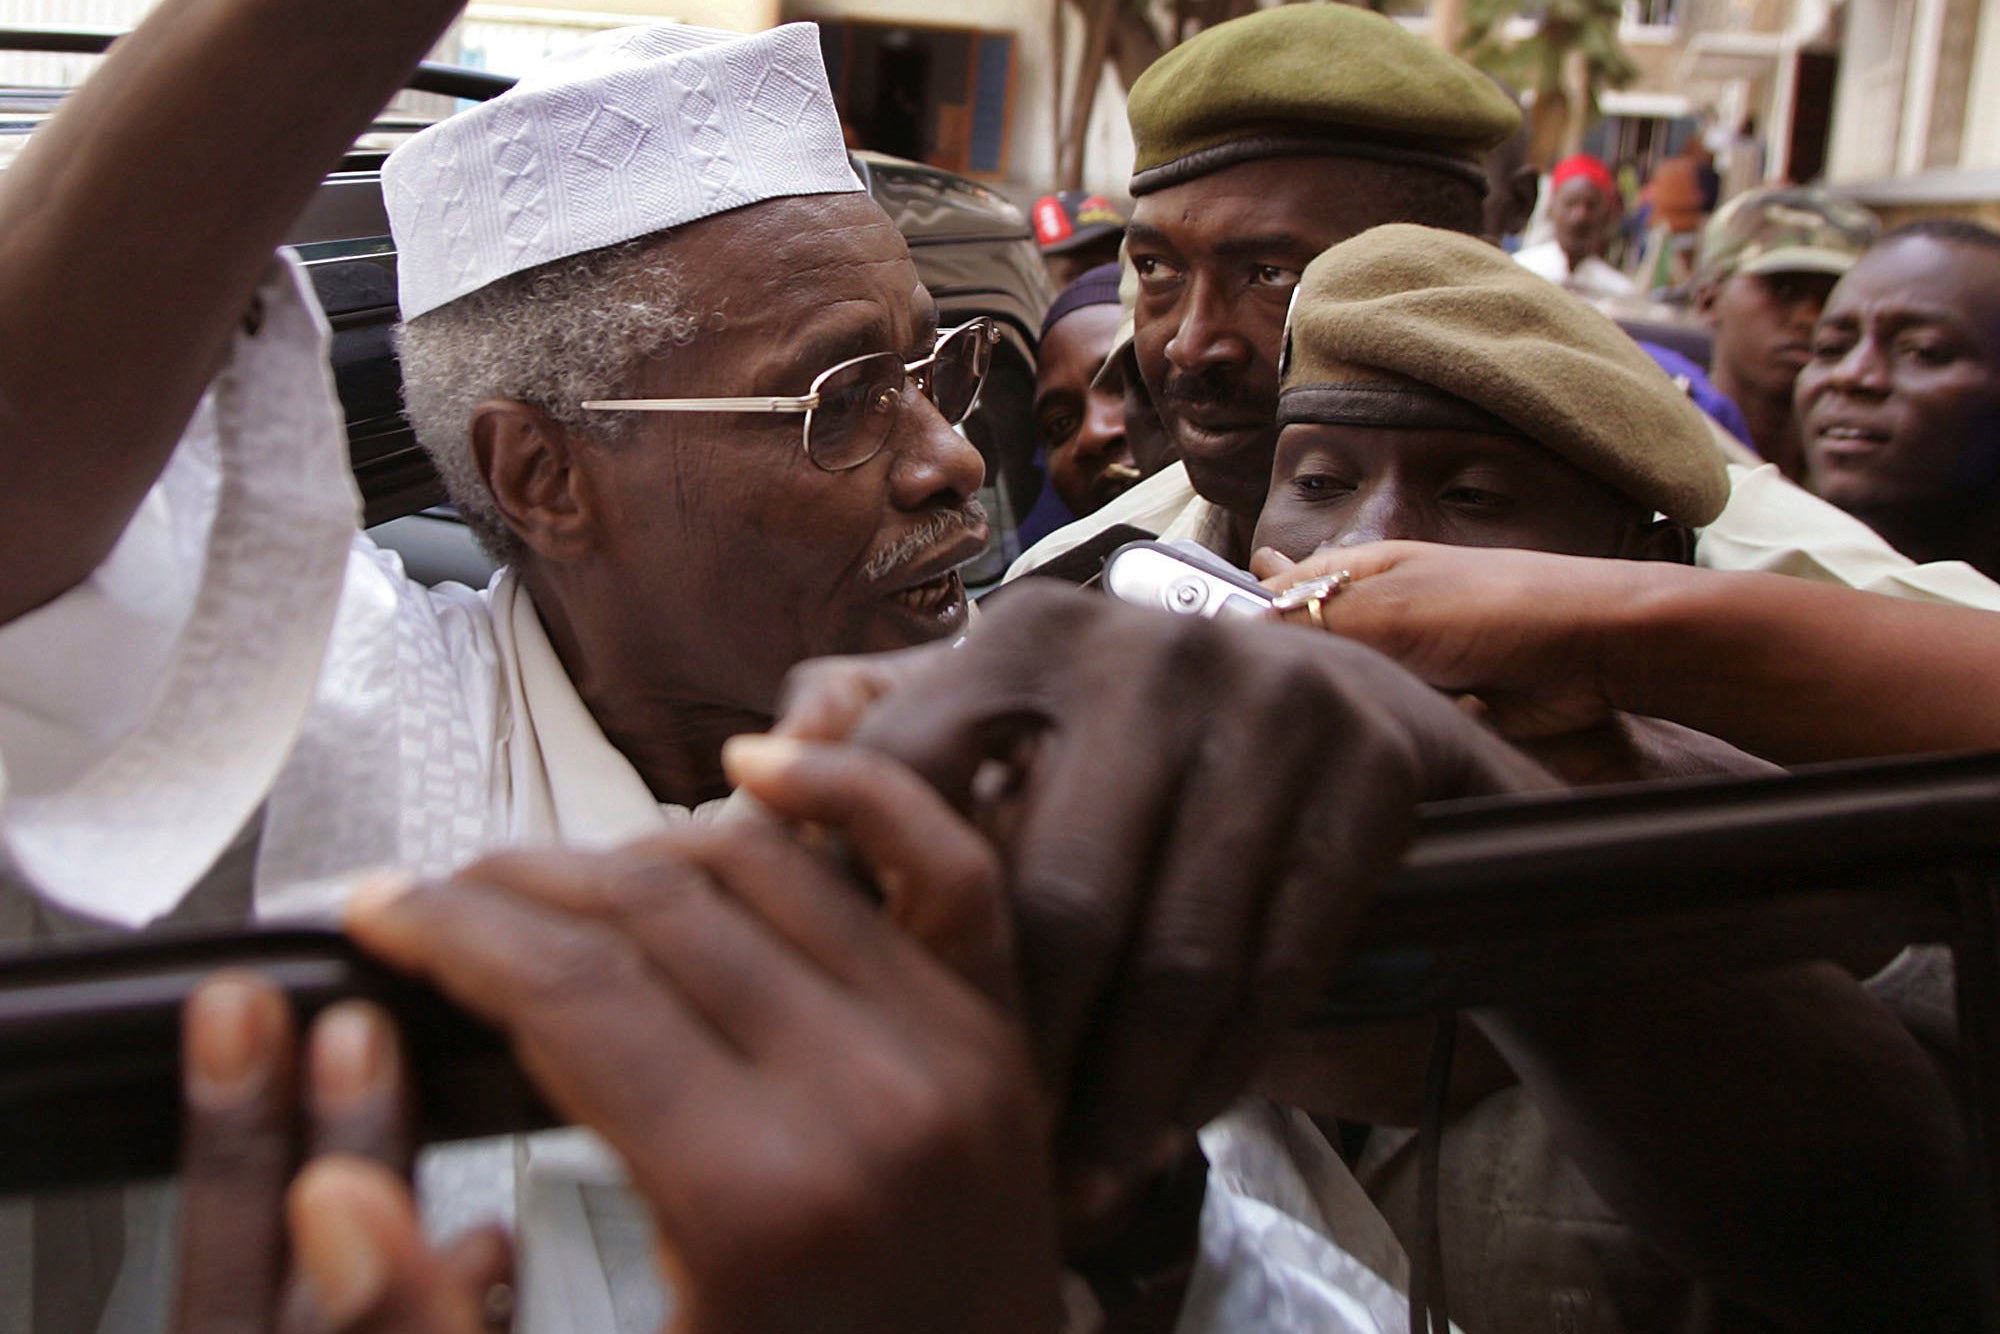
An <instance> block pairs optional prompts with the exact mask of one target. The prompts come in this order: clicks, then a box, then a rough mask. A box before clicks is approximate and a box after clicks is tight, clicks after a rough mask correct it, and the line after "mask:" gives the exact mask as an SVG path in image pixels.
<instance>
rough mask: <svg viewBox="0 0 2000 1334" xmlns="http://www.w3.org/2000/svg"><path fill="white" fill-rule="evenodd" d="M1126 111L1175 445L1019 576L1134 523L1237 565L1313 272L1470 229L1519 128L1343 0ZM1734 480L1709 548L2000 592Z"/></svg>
mask: <svg viewBox="0 0 2000 1334" xmlns="http://www.w3.org/2000/svg"><path fill="white" fill-rule="evenodd" d="M1129 113H1130V117H1131V123H1132V137H1133V142H1134V144H1135V147H1136V150H1137V159H1136V162H1135V167H1134V172H1133V176H1132V182H1131V187H1130V188H1131V192H1132V194H1133V196H1134V198H1135V200H1136V201H1137V203H1136V205H1135V207H1134V210H1133V214H1132V219H1131V225H1130V227H1129V228H1128V230H1127V233H1126V254H1127V260H1128V262H1129V263H1130V264H1131V265H1132V266H1133V268H1134V269H1135V270H1136V276H1137V279H1138V295H1137V298H1136V302H1135V305H1134V310H1133V316H1134V342H1133V349H1132V350H1133V353H1134V354H1136V362H1137V365H1138V369H1139V372H1140V376H1141V379H1142V380H1143V383H1144V385H1145V389H1146V391H1147V393H1148V395H1149V396H1150V397H1151V399H1152V403H1153V406H1154V407H1155V408H1156V409H1157V411H1158V415H1159V417H1160V420H1161V421H1162V423H1163V424H1164V426H1165V428H1166V432H1167V434H1168V436H1169V438H1170V440H1171V442H1172V444H1173V447H1174V449H1175V451H1176V452H1177V453H1178V454H1179V456H1180V459H1181V462H1179V463H1175V464H1170V465H1168V466H1166V467H1165V468H1163V469H1162V470H1161V471H1159V472H1158V473H1156V474H1154V475H1152V476H1149V477H1148V478H1147V479H1146V480H1145V481H1144V482H1142V483H1140V484H1139V485H1138V486H1135V487H1133V488H1132V489H1131V490H1130V491H1128V492H1126V493H1125V494H1124V495H1123V496H1121V497H1120V498H1119V499H1118V500H1116V501H1114V502H1113V503H1111V504H1109V505H1107V506H1105V507H1104V508H1103V509H1101V510H1099V511H1097V513H1095V514H1093V515H1090V516H1089V517H1087V518H1085V519H1081V520H1079V521H1078V522H1076V523H1074V524H1071V525H1069V526H1068V527H1066V528H1063V529H1061V530H1059V531H1057V532H1055V533H1052V534H1050V535H1049V536H1048V537H1046V538H1044V539H1043V540H1042V541H1041V542H1039V543H1037V544H1036V545H1035V546H1034V547H1033V548H1032V549H1030V550H1029V551H1028V552H1027V553H1026V554H1025V555H1023V556H1022V557H1021V558H1020V560H1018V561H1017V562H1015V565H1014V568H1013V569H1012V570H1011V571H1010V575H1013V576H1019V575H1022V574H1027V573H1030V572H1033V571H1035V570H1036V569H1037V568H1039V567H1042V566H1044V565H1047V564H1049V562H1051V561H1053V560H1054V559H1055V558H1056V557H1058V556H1064V555H1067V556H1068V557H1069V559H1067V560H1065V561H1064V562H1062V565H1063V567H1064V568H1065V569H1067V570H1069V571H1076V570H1079V569H1082V568H1084V567H1085V566H1091V565H1092V560H1091V557H1092V556H1093V555H1094V557H1095V559H1097V560H1100V561H1101V558H1102V557H1103V556H1104V555H1108V554H1109V552H1110V551H1111V549H1112V548H1113V547H1115V546H1116V545H1118V541H1119V540H1120V539H1123V538H1129V537H1130V536H1132V533H1131V532H1130V530H1131V529H1138V530H1140V532H1142V533H1150V534H1153V535H1156V536H1159V537H1162V538H1185V539H1189V540H1192V541H1196V542H1199V543H1201V544H1202V545H1203V546H1206V547H1208V548H1209V549H1210V550H1212V551H1215V552H1217V553H1218V554H1220V555H1222V556H1224V557H1226V558H1228V559H1229V560H1232V561H1234V562H1235V563H1237V564H1239V565H1240V564H1243V563H1245V562H1246V561H1247V560H1248V559H1249V557H1250V536H1251V532H1252V530H1253V529H1254V528H1255V526H1256V523H1257V512H1258V509H1259V508H1260V507H1261V505H1262V503H1263V499H1264V493H1265V489H1266V487H1267V485H1268V483H1269V481H1270V471H1269V469H1270V464H1271V459H1272V456H1273V453H1274V451H1275V449H1276V440H1277V431H1276V412H1277V393H1278V373H1277V358H1278V343H1279V335H1280V331H1281V329H1282V326H1283V321H1284V314H1285V309H1286V306H1287V304H1288V303H1289V301H1290V299H1291V294H1292V291H1293V289H1294V288H1295V287H1296V286H1297V283H1298V278H1299V275H1300V273H1302V272H1303V271H1304V270H1305V267H1306V265H1307V264H1308V263H1310V262H1311V260H1312V259H1313V257H1314V256H1315V255H1317V254H1319V253H1320V252H1321V251H1322V250H1325V249H1327V248H1328V247H1329V246H1332V245H1335V244H1337V243H1338V242H1341V241H1344V240H1346V239H1347V238H1348V237H1351V236H1355V235H1358V234H1359V233H1361V232H1363V231H1366V230H1368V229H1369V228H1370V227H1375V226H1379V225H1381V224H1383V223H1390V222H1410V223H1420V224H1423V225H1426V226H1431V227H1440V228H1444V229H1447V230H1450V231H1454V232H1464V233H1467V234H1469V235H1477V234H1478V233H1479V232H1480V231H1481V230H1482V227H1481V206H1482V201H1483V199H1484V196H1485V193H1486V189H1487V184H1486V180H1485V177H1484V174H1483V172H1482V171H1481V158H1482V155H1483V154H1484V153H1485V152H1486V151H1487V150H1488V149H1490V148H1491V147H1493V146H1494V145H1496V144H1499V143H1500V142H1501V141H1503V140H1504V139H1506V137H1507V136H1508V135H1509V134H1511V133H1512V132H1513V131H1514V129H1515V127H1516V126H1517V125H1518V124H1519V112H1518V111H1517V110H1516V108H1515V107H1514V105H1513V103H1512V101H1511V100H1510V99H1509V98H1508V97H1507V95H1506V94H1505V93H1503V92H1502V91H1501V90H1500V89H1498V88H1497V87H1495V86H1494V85H1493V84H1492V83H1491V82H1490V81H1489V80H1488V79H1487V78H1486V77H1485V76H1484V75H1482V74H1480V73H1478V72H1477V71H1476V70H1474V69H1473V68H1472V67H1471V66H1470V65H1468V64H1466V63H1465V62H1464V61H1462V60H1459V59H1457V58H1456V57H1454V56H1452V55H1450V54H1448V53H1447V52H1445V51H1443V50H1441V49H1439V48H1437V47H1435V46H1433V45H1431V44H1430V43H1429V42H1427V41H1425V40H1423V39H1422V38H1420V37H1417V36H1416V35H1414V34H1412V33H1410V32H1409V31H1407V30H1406V29H1404V28H1403V27H1402V26H1401V25H1400V24H1398V23H1396V22H1394V21H1392V20H1390V19H1386V18H1383V17H1382V16H1380V15H1378V14H1374V13H1371V12H1369V11H1368V10H1365V9H1362V8H1360V7H1358V6H1353V5H1341V4H1297V5H1281V6H1278V7H1277V8H1274V9H1268V10H1262V11H1259V12H1257V13H1254V14H1250V15H1246V16H1245V17H1243V18H1238V19H1232V20H1230V21H1229V22H1227V23H1221V24H1217V25H1216V26H1215V27H1212V28H1209V29H1206V30H1205V31H1203V32H1202V33H1200V34H1199V35H1198V36H1196V37H1194V38H1193V39H1192V40H1190V41H1187V42H1184V43H1182V44H1181V45H1180V46H1178V47H1175V48H1174V49H1173V50H1172V51H1170V52H1168V53H1167V54H1166V55H1165V56H1163V57H1161V58H1160V59H1159V60H1158V61H1156V62H1155V63H1154V64H1153V66H1152V67H1151V68H1150V69H1148V70H1147V71H1146V73H1145V74H1144V75H1143V76H1141V77H1140V78H1139V79H1138V80H1137V81H1136V82H1135V83H1134V84H1133V85H1132V91H1131V96H1130V100H1129ZM1114 355H1121V356H1122V355H1125V354H1123V353H1122V352H1120V353H1116V354H1114ZM1730 480H1731V494H1730V503H1729V504H1728V506H1727V507H1726V509H1725V511H1724V512H1723V513H1722V514H1721V515H1719V516H1717V517H1716V519H1715V522H1713V523H1711V524H1709V525H1708V526H1706V527H1705V528H1703V530H1702V531H1701V532H1700V533H1698V534H1697V539H1698V540H1697V544H1696V549H1695V558H1696V560H1697V562H1698V563H1699V564H1702V565H1707V566H1711V567H1713V568H1717V569H1756V570H1770V571H1777V572H1781V573H1787V574H1796V575H1800V576H1803V577H1806V578H1813V579H1819V580H1823V581H1826V582H1831V583H1840V584H1846V585H1848V586H1849V587H1854V588H1866V589H1870V590H1872V591H1876V592H1883V593H1889V594H1892V595H1897V596H1906V597H1918V598H1923V599H1926V600H1931V601H1944V602H1956V603H1960V604H1962V605H1967V606H1977V607H1984V608H1987V609H1990V610H2000V585H1996V584H1995V583H1994V582H1993V581H1991V580H1988V579H1986V578H1983V577H1982V576H1980V575H1979V574H1977V573H1976V572H1974V571H1973V570H1972V569H1970V568H1968V567H1967V566H1965V565H1963V564H1960V563H1958V562H1950V561H1942V562H1935V563H1931V564H1926V565H1917V564H1914V563H1913V562H1911V561H1910V560H1908V559H1907V558H1905V557H1903V556H1901V555H1900V554H1898V553H1897V552H1896V551H1895V550H1893V549H1892V548H1891V547H1890V546H1889V545H1888V544H1887V543H1886V542H1884V541H1882V540H1881V539H1880V538H1879V537H1877V536H1876V535H1875V534H1873V533H1872V532H1870V531H1869V530H1868V529H1867V527H1866V526H1865V525H1863V524H1859V523H1856V522H1855V521H1853V520H1852V519H1851V518H1850V517H1849V516H1847V515H1844V514H1842V513H1840V512H1839V511H1837V510H1835V509H1834V508H1833V507H1832V506H1830V505H1827V504H1824V503H1823V502H1821V501H1819V500H1817V499H1816V498H1814V497H1813V496H1811V495H1809V494H1808V493H1806V492H1805V491H1803V490H1801V489H1799V488H1798V487H1796V486H1794V485H1792V484H1791V483H1790V482H1789V481H1788V480H1787V479H1786V478H1785V477H1784V476H1783V475H1782V474H1781V473H1780V472H1779V471H1778V469H1776V468H1774V467H1766V468H1754V469H1753V468H1748V467H1741V468H1736V469H1734V470H1733V471H1732V473H1731V475H1730ZM1114 529H1116V530H1118V531H1117V532H1113V531H1112V530H1114ZM1093 548H1094V549H1095V550H1094V551H1093ZM1093 568H1094V567H1093Z"/></svg>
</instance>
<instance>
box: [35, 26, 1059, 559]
mask: <svg viewBox="0 0 2000 1334" xmlns="http://www.w3.org/2000/svg"><path fill="white" fill-rule="evenodd" d="M115 36H116V35H115V34H109V33H82V32H38V31H27V30H0V49H5V50H34V51H67V52H81V53H90V52H95V51H101V50H103V49H104V48H105V47H106V46H108V45H109V44H110V43H111V41H112V40H114V38H115ZM512 83H513V80H511V79H508V78H504V77H501V76H498V75H494V74H489V73H486V72H484V71H480V70H468V69H457V68H453V67H450V66H443V65H425V66H422V67H421V68H420V69H419V70H418V72H417V74H416V75H415V76H414V77H413V78H412V79H411V81H410V87H411V88H412V89H413V90H416V91H421V92H432V93H441V94H445V95H447V96H452V97H458V98H462V99H465V100H468V101H484V100H485V99H487V98H490V97H493V96H496V95H498V94H499V93H500V92H502V91H504V90H505V89H506V88H508V87H509V86H511V84H512ZM61 96H62V94H61V91H60V90H45V89H17V90H0V161H4V160H5V156H9V155H11V154H10V151H9V148H8V141H9V140H11V141H12V143H13V147H14V148H18V146H19V143H20V142H21V141H22V140H23V139H24V138H25V137H26V135H27V134H29V133H31V132H32V131H33V130H34V128H35V127H36V126H37V125H39V124H40V123H41V121H42V120H43V119H45V118H46V117H47V115H48V114H49V113H50V112H52V111H53V110H54V108H55V105H56V104H57V103H58V102H59V101H60V99H61ZM424 124H425V122H423V121H421V120H412V119H409V118H396V117H384V118H383V119H381V120H378V121H377V122H376V124H375V125H374V126H373V127H372V128H371V130H370V132H369V133H368V134H367V135H365V136H363V138H362V139H361V141H360V142H359V143H358V144H357V145H356V147H355V149H354V151H352V152H350V153H349V154H348V155H347V156H346V158H345V159H343V161H342V162H341V164H340V167H339V169H338V170H336V171H335V172H333V173H332V174H331V175H329V176H328V177H327V178H326V181H325V183H324V184H323V185H322V186H321V187H320V190H319V193H318V194H317V195H316V196H315V197H314V199H313V201H312V202H311V203H310V204H309V205H307V207H306V209H305V211H304V212H303V213H301V214H300V216H299V219H298V222H297V223H296V224H295V225H294V226H293V228H292V230H291V233H290V234H289V235H288V236H287V237H286V243H287V244H289V245H291V246H293V247H295V248H296V249H297V250H298V252H299V255H300V257H301V258H302V259H303V260H304V262H305V265H306V269H307V272H308V273H309V274H310V275H311V277H312V282H313V287H314V289H315V291H316V292H317V293H318V295H319V300H320V304H321V306H323V307H324V308H325V310H326V315H327V319H328V321H329V322H330V323H331V324H332V326H333V348H332V361H333V373H334V383H335V385H336V387H337V388H338V390H339V392H340V400H341V405H342V407H343V408H344V409H345V411H346V415H347V441H348V451H349V455H350V457H351V459H352V462H353V467H354V476H355V480H356V482H357V483H358V484H359V486H360V488H361V494H362V500H363V507H364V508H363V522H364V523H365V524H367V525H368V526H369V527H370V528H371V529H374V530H375V536H376V539H377V540H378V541H380V542H381V543H382V544H383V545H384V546H387V547H390V548H392V549H394V550H396V551H397V552H399V553H400V554H401V555H402V556H403V559H404V563H405V565H406V567H407V568H408V569H409V572H410V573H411V575H412V576H413V577H415V578H418V579H422V580H424V581H425V582H430V583H435V582H438V581H440V580H444V579H456V580H459V581H461V582H465V583H470V584H473V585H474V586H480V585H483V584H484V583H485V582H486V579H487V577H488V576H489V575H490V574H491V573H492V565H491V563H490V562H489V561H487V559H486V558H485V556H484V555H483V554H482V553H481V552H480V551H479V550H478V548H477V547H476V546H475V544H474V543H473V541H472V537H471V533H470V531H469V530H468V529H467V528H466V527H465V525H464V524H462V523H460V522H459V520H458V518H457V515H456V514H455V513H454V512H453V511H452V510H451V508H450V507H449V506H448V505H447V504H446V503H445V496H444V491H443V488H442V487H441V485H440V484H439V482H438V478H437V474H436V471H435V470H434V469H433V468H432V467H431V464H430V460H429V459H428V458H427V457H425V455H424V452H423V450H422V448H421V447H420V446H418V444H417V441H416V436H415V435H414V434H413V433H412V432H411V430H410V424H409V422H408V420H407V419H406V418H405V417H404V416H403V407H402V379H401V374H400V371H399V369H398V367H397V363H396V355H395V350H394V347H393V346H392V340H391V338H390V331H391V329H392V328H393V327H394V325H395V323H396V319H397V308H396V249H395V244H394V242H393V241H392V240H391V239H390V237H389V220H388V214H387V212H386V211H385V210H384V208H383V204H382V180H381V170H382V162H383V159H384V158H386V157H387V156H388V153H389V149H390V148H391V147H393V145H394V143H395V142H396V141H397V140H399V139H401V138H405V137H407V136H408V135H410V134H412V133H414V132H415V131H416V130H418V129H421V128H422V127H423V125H424ZM853 162H854V169H855V172H856V174H857V175H859V176H860V178H861V181H862V184H863V185H864V186H866V187H867V189H868V191H869V193H870V194H871V195H873V196H874V198H875V201H876V202H877V203H879V204H880V205H881V206H882V207H883V209H884V210H885V211H886V212H887V213H888V214H889V216H890V218H892V219H893V220H894V221H895V224H896V228H897V230H898V231H900V232H901V233H902V234H903V238H904V240H906V241H907V242H908V243H909V246H910V255H911V258H912V259H913V260H914V261H915V262H916V266H917V276H918V277H919V278H920V279H922V280H923V283H924V285H925V286H926V287H928V288H929V289H930V291H931V295H932V296H934V297H935V298H936V299H937V302H938V307H939V321H940V323H941V324H942V325H943V326H945V327H950V326H952V325H956V324H963V323H965V322H966V321H968V320H971V319H973V318H975V317H978V316H982V315H983V316H987V317H990V318H991V319H993V320H994V321H995V322H996V323H997V324H998V325H999V327H1000V330H1001V335H1002V337H1001V343H1000V347H999V349H998V353H997V355H996V357H995V359H994V363H993V369H992V371H991V372H990V373H989V375H988V377H987V382H986V388H985V391H984V392H983V393H982V394H981V396H980V401H979V404H978V406H976V407H975V408H974V409H973V412H972V415H971V416H970V417H968V418H967V419H966V421H965V423H964V425H963V427H962V428H961V429H962V430H963V431H964V432H965V435H966V437H967V438H968V439H970V440H971V441H972V442H973V443H974V444H975V445H977V446H978V447H979V452H980V453H981V454H982V455H983V456H984V457H985V459H986V486H985V489H984V490H983V491H982V492H981V499H982V501H983V502H984V503H985V505H986V508H987V512H988V514H989V515H990V516H991V518H992V524H993V543H992V545H991V546H990V547H989V548H988V550H987V553H986V554H985V555H984V556H982V557H981V558H980V559H979V560H978V561H976V562H974V563H973V564H972V565H971V566H969V567H967V569H966V570H965V578H966V582H967V584H968V585H970V586H971V587H972V588H973V589H974V590H975V591H977V590H979V589H981V588H984V587H987V586H989V585H991V584H994V583H997V582H998V581H999V579H1000V576H1001V574H1003V573H1004V572H1005V571H1006V568H1007V566H1008V564H1009V563H1010V562H1011V561H1012V560H1013V558H1014V557H1015V556H1016V555H1019V554H1020V547H1019V543H1018V542H1017V540H1016V538H1015V530H1016V528H1017V526H1018V525H1019V522H1020V520H1021V518H1022V517H1023V516H1025V515H1026V514H1027V512H1028V510H1029V509H1030V508H1031V507H1032V506H1033V505H1034V503H1035V498H1036V496H1037V495H1038V494H1039V488H1040V486H1041V485H1042V481H1041V473H1040V471H1039V469H1038V468H1037V466H1036V464H1035V438H1034V425H1033V421H1032V412H1031V406H1032V404H1033V401H1034V395H1035V341H1036V338H1035V336H1036V334H1037V332H1038V331H1039V330H1040V328H1041V322H1042V312H1043V311H1044V310H1045V309H1047V307H1048V304H1049V302H1050V301H1051V300H1053V299H1054V296H1055V293H1054V292H1053V291H1052V290H1051V288H1050V287H1049V280H1048V276H1047V274H1046V272H1045V271H1044V270H1043V267H1042V262H1041V256H1040V252H1039V251H1038V250H1037V249H1036V248H1035V241H1034V234H1033V233H1032V232H1031V231H1030V229H1029V227H1028V222H1027V219H1026V217H1025V216H1024V215H1023V214H1022V213H1021V211H1020V210H1019V209H1018V208H1016V207H1015V206H1014V205H1013V204H1012V203H1010V202H1009V201H1008V200H1007V199H1006V198H1004V197H1003V196H1001V195H999V194H997V193H995V192H994V191H992V190H989V189H987V188H986V187H985V186H983V185H980V184H978V183H977V182H975V181H970V180H967V179H966V178H965V177H963V176H958V175H954V174H953V173H951V172H948V171H940V170H938V169H937V168H935V167H927V166H923V165H921V164H919V163H915V162H906V161H903V160H902V159H900V158H893V157H887V156H884V155H882V154H879V153H856V154H854V155H853Z"/></svg>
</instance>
